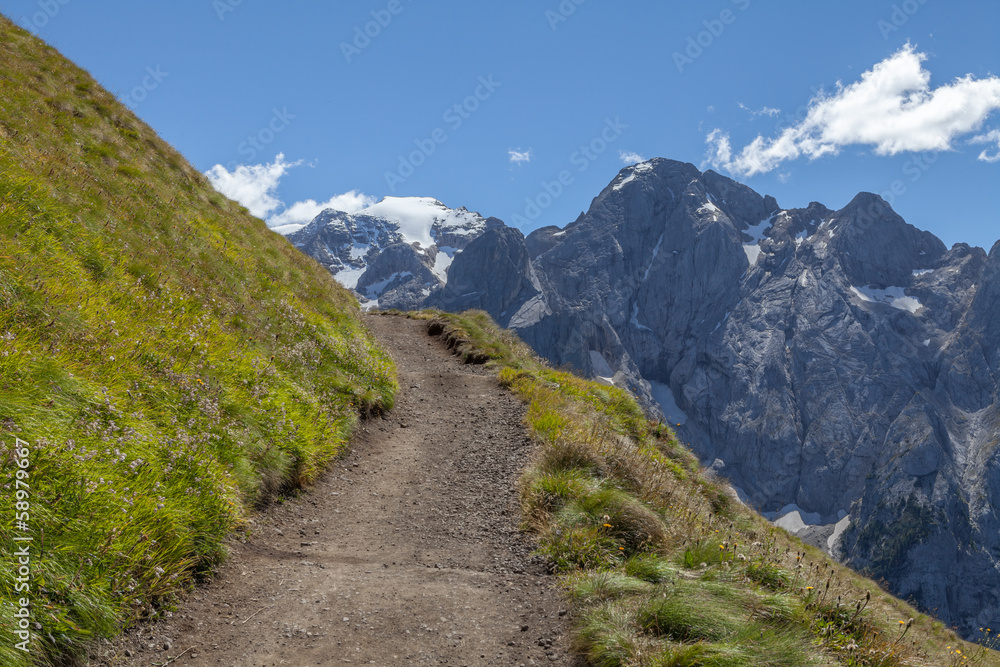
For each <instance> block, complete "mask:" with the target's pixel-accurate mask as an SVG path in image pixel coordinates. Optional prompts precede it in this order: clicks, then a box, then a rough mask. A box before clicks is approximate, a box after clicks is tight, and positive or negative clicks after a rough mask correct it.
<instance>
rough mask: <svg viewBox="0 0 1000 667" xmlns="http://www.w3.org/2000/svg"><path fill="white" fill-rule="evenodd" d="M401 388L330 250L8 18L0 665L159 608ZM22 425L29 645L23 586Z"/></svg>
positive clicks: (3, 121)
mask: <svg viewBox="0 0 1000 667" xmlns="http://www.w3.org/2000/svg"><path fill="white" fill-rule="evenodd" d="M394 391H395V380H394V370H393V368H392V366H391V362H390V361H389V359H388V357H387V356H386V355H385V354H384V353H383V352H382V351H381V350H380V349H378V348H377V346H376V344H375V343H374V342H373V340H372V339H371V338H370V337H369V336H368V334H367V333H366V332H365V330H364V329H363V327H362V324H361V321H360V317H359V313H358V308H357V303H356V302H355V300H354V299H353V298H351V297H350V296H349V295H348V294H347V293H346V292H345V291H344V290H342V289H341V288H340V287H339V286H337V285H336V284H335V282H334V281H333V280H332V279H331V278H330V276H329V275H328V274H327V273H326V272H325V271H324V270H323V269H322V268H320V267H319V266H318V265H317V264H316V263H315V262H313V261H312V260H310V259H308V258H306V257H305V256H303V255H301V254H300V253H299V252H298V251H296V250H295V249H294V248H293V247H292V246H291V245H289V244H288V243H287V242H286V241H285V240H284V239H282V238H280V237H278V236H276V235H275V234H273V233H271V232H269V231H267V230H266V228H265V226H264V224H263V223H262V222H261V221H260V220H257V219H255V218H252V217H251V216H250V215H248V214H247V212H246V211H245V210H244V209H243V208H241V207H239V206H238V205H236V204H234V203H232V202H230V201H228V200H226V199H225V198H224V197H222V196H220V195H218V194H217V193H215V192H214V191H213V189H212V188H211V187H210V185H209V184H208V182H207V181H206V180H205V179H204V178H203V177H202V176H201V175H200V174H199V173H198V172H197V171H196V170H195V169H193V168H192V167H191V165H189V164H188V163H187V162H186V161H185V160H184V159H183V158H182V157H181V156H180V155H179V154H178V153H177V152H175V151H174V150H173V149H171V148H170V146H168V145H167V144H166V143H164V142H163V141H161V140H160V139H159V138H158V137H157V136H156V135H155V134H154V132H153V131H152V130H151V129H150V128H149V127H147V126H146V125H144V124H143V123H142V122H140V121H139V120H138V119H137V118H136V117H135V116H134V115H133V114H132V113H131V112H129V111H128V110H127V109H126V108H125V107H123V106H122V105H121V104H120V103H119V102H118V101H117V100H116V99H115V98H114V97H113V96H112V95H110V94H109V93H107V92H106V91H104V90H103V89H102V88H101V87H100V86H99V85H98V84H97V83H96V82H95V81H94V80H93V79H92V78H91V77H90V76H89V75H88V74H87V73H86V72H84V71H82V70H80V69H78V68H77V67H74V66H73V65H72V64H70V63H69V62H67V61H66V60H65V59H64V58H62V57H61V56H60V55H59V54H58V53H57V52H56V51H54V50H53V49H51V48H49V47H48V46H46V45H45V44H43V43H41V42H40V41H39V40H37V39H35V38H33V37H31V36H30V35H28V34H27V33H26V32H24V31H23V30H21V29H19V28H17V27H15V26H14V25H13V24H12V23H10V22H9V21H7V20H6V19H4V18H2V17H0V527H2V528H0V664H3V665H5V666H7V665H10V666H16V665H23V664H30V662H31V660H32V656H33V659H34V660H35V661H36V662H38V663H46V662H49V661H55V660H57V659H62V658H63V657H65V656H67V655H72V654H79V653H81V652H82V651H84V650H86V648H87V646H86V645H87V643H88V642H89V641H90V640H92V639H94V638H96V637H100V636H106V635H109V634H113V633H114V632H115V631H116V629H117V628H118V627H120V625H121V624H122V623H127V622H129V621H131V620H133V619H135V618H136V617H138V616H141V615H143V614H146V613H150V612H152V613H156V612H155V609H156V603H157V602H158V601H159V602H162V601H163V600H164V599H168V598H169V596H170V595H171V593H172V592H174V591H176V590H177V589H178V588H179V587H181V586H183V585H185V584H186V583H187V582H189V581H190V579H191V578H192V576H193V575H196V574H197V573H198V572H199V571H204V570H206V569H208V568H210V567H211V566H212V565H213V564H214V563H216V562H217V561H218V559H219V558H220V557H221V556H222V552H223V548H222V539H223V537H224V536H225V534H226V533H227V532H228V531H229V530H230V529H232V528H233V527H234V525H236V524H237V522H238V521H239V520H240V517H241V516H242V515H244V513H246V512H247V510H248V509H251V508H252V507H253V506H254V505H255V504H257V503H260V502H263V501H265V500H266V499H267V498H268V497H270V496H272V495H273V494H275V493H277V492H280V491H282V490H286V489H291V488H295V487H298V486H300V485H303V484H307V483H309V482H310V480H312V479H313V478H314V477H315V476H316V475H317V473H318V471H319V470H320V469H321V468H322V467H323V465H324V463H326V462H327V461H329V460H330V459H331V458H332V457H333V456H335V455H336V454H337V453H338V451H339V450H340V449H341V447H342V446H343V444H344V443H345V441H346V439H347V437H348V435H349V433H350V431H351V429H352V427H353V425H354V424H355V422H356V420H357V417H358V415H359V413H361V412H365V411H373V410H380V409H383V408H386V407H389V406H390V405H391V402H392V397H393V395H394ZM15 435H16V436H17V437H19V438H21V439H23V440H24V441H26V442H27V443H28V444H29V446H30V457H29V462H30V464H29V468H28V473H29V475H30V477H29V478H28V480H27V481H28V483H29V485H30V487H31V488H30V498H29V500H28V502H30V525H31V530H32V533H31V534H32V535H33V536H34V537H35V542H34V543H33V546H32V558H33V561H32V568H33V573H32V574H33V580H32V582H31V583H32V590H31V594H30V597H31V600H32V604H33V607H32V610H33V619H32V620H33V623H36V624H37V625H36V626H35V627H34V629H35V631H36V632H35V635H34V639H33V642H32V652H31V656H29V655H28V654H25V653H23V652H21V651H18V650H16V649H15V648H13V646H14V643H15V639H14V635H13V634H12V628H13V627H14V619H13V616H12V614H13V611H14V609H13V607H12V606H10V605H9V604H7V603H8V602H9V601H11V600H13V599H17V598H18V597H20V596H21V595H22V594H18V595H14V594H13V590H12V589H13V583H14V582H13V576H14V570H13V566H14V563H13V558H12V557H11V556H10V554H12V553H13V550H14V543H13V541H12V538H13V537H14V536H15V534H16V535H23V533H20V532H17V531H15V530H13V526H12V522H13V520H14V513H15V497H14V495H15V488H14V485H15V483H16V482H15V480H14V475H15V470H17V467H16V464H17V453H16V451H15V448H14V446H13V445H14V436H15Z"/></svg>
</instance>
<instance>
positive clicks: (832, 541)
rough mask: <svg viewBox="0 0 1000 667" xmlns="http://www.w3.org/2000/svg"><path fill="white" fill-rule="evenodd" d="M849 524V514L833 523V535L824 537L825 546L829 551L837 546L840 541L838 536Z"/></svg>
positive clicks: (831, 551) (832, 550)
mask: <svg viewBox="0 0 1000 667" xmlns="http://www.w3.org/2000/svg"><path fill="white" fill-rule="evenodd" d="M850 525H851V517H850V516H844V518H842V519H841V520H840V521H838V522H837V523H835V524H834V525H833V535H831V536H830V537H828V538H826V548H827V549H828V550H829V552H830V553H833V552H834V550H835V549H836V548H837V544H838V543H839V542H840V536H841V535H843V534H844V531H845V530H847V527H848V526H850Z"/></svg>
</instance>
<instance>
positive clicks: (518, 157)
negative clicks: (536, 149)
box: [507, 148, 532, 166]
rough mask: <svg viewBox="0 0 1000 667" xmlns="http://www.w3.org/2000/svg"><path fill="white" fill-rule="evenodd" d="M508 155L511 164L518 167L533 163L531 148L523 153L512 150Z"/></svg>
mask: <svg viewBox="0 0 1000 667" xmlns="http://www.w3.org/2000/svg"><path fill="white" fill-rule="evenodd" d="M507 155H509V156H510V163H511V164H516V165H518V166H521V163H522V162H531V158H532V155H531V149H530V148H529V149H528V150H526V151H522V150H520V149H518V150H514V149H513V148H512V149H510V150H508V151H507Z"/></svg>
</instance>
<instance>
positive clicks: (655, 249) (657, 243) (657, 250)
mask: <svg viewBox="0 0 1000 667" xmlns="http://www.w3.org/2000/svg"><path fill="white" fill-rule="evenodd" d="M662 245H663V234H660V240H659V241H657V242H656V247H655V248H653V259H651V260H649V266H648V267H646V273H645V274H643V276H642V279H643V280H647V279H648V278H649V271H650V269H652V268H653V262H655V261H656V256H657V255H659V254H660V246H662Z"/></svg>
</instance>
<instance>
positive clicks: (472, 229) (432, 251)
mask: <svg viewBox="0 0 1000 667" xmlns="http://www.w3.org/2000/svg"><path fill="white" fill-rule="evenodd" d="M502 224H503V223H501V222H500V221H499V220H496V219H495V218H493V219H492V222H491V221H489V220H484V219H483V218H482V216H480V215H479V214H478V213H473V212H470V211H468V210H466V209H465V208H464V207H463V208H458V209H450V208H448V207H446V206H445V205H444V204H442V203H441V202H439V201H437V200H435V199H431V198H428V197H386V198H384V199H383V200H382V201H380V202H379V203H377V204H374V205H373V206H370V207H368V208H366V209H365V210H363V211H361V212H359V213H353V214H352V213H344V212H343V211H335V210H332V209H329V210H326V211H323V212H322V213H320V214H319V215H318V216H316V218H315V219H313V221H312V222H310V223H309V224H308V225H307V226H306V227H304V228H302V229H300V230H299V231H297V232H294V233H293V234H289V236H288V240H289V241H291V242H292V244H294V245H295V246H296V247H297V248H299V249H300V250H302V251H303V252H304V253H306V254H307V255H309V256H311V257H313V258H314V259H316V260H317V261H318V262H319V263H320V264H322V265H323V266H324V267H326V269H327V270H328V271H329V272H330V273H331V274H333V276H334V278H336V279H337V281H338V282H340V283H341V284H342V285H344V286H345V287H348V288H350V289H353V290H355V292H356V293H357V294H358V296H359V298H360V299H361V301H362V303H363V304H364V305H366V307H381V308H400V309H410V308H415V307H418V306H419V305H420V304H421V303H422V302H423V301H424V299H426V298H427V296H428V295H429V294H430V293H431V291H432V290H434V289H437V288H439V287H441V286H442V285H443V284H444V279H445V275H446V271H447V269H448V266H449V265H450V264H451V262H452V260H453V259H454V258H455V256H456V255H457V254H459V253H460V252H461V251H462V250H463V249H464V248H465V247H466V246H467V245H468V244H469V243H470V242H471V241H472V240H473V239H475V238H477V237H478V236H479V235H480V234H482V233H483V232H484V231H485V230H486V229H487V228H488V227H491V226H497V225H502Z"/></svg>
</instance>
